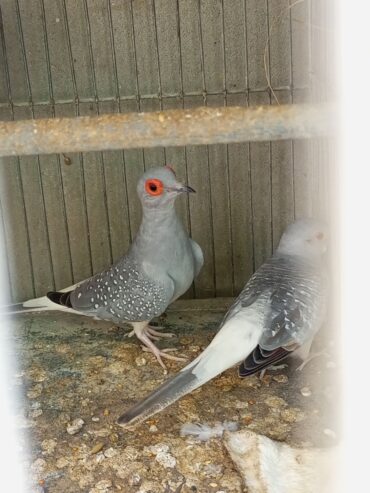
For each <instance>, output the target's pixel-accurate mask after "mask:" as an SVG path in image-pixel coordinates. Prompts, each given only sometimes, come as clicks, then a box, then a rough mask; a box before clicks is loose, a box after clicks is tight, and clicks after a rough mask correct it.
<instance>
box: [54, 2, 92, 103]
mask: <svg viewBox="0 0 370 493" xmlns="http://www.w3.org/2000/svg"><path fill="white" fill-rule="evenodd" d="M61 1H62V2H65V5H66V13H67V23H68V28H69V36H70V44H71V51H72V62H73V70H74V73H75V77H76V86H77V91H78V97H79V99H83V98H89V97H92V96H94V81H93V72H92V67H91V57H90V49H89V35H88V26H87V19H86V15H85V6H84V0H80V1H79V2H76V1H75V0H61Z"/></svg>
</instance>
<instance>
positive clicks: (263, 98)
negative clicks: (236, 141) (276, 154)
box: [249, 92, 272, 269]
mask: <svg viewBox="0 0 370 493" xmlns="http://www.w3.org/2000/svg"><path fill="white" fill-rule="evenodd" d="M249 102H250V104H251V105H259V104H268V103H269V102H270V98H269V95H268V94H267V93H266V92H256V93H251V94H250V98H249ZM250 160H251V180H252V208H253V240H254V267H255V269H257V268H258V267H259V266H260V265H261V264H262V263H263V262H264V261H265V260H266V258H267V257H269V256H270V255H271V252H272V231H271V222H272V217H271V144H270V143H269V142H251V143H250Z"/></svg>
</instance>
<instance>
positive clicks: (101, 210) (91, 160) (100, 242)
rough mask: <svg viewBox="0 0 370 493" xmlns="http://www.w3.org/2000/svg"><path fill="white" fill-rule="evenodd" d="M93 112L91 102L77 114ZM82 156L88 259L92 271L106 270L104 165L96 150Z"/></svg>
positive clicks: (108, 252)
mask: <svg viewBox="0 0 370 493" xmlns="http://www.w3.org/2000/svg"><path fill="white" fill-rule="evenodd" d="M96 112H97V108H96V107H95V105H94V104H93V103H81V104H80V115H81V116H89V115H92V114H93V115H94V114H96ZM82 156H83V157H82V159H83V169H84V174H83V176H84V181H85V194H86V210H87V220H88V228H89V238H90V248H91V260H92V267H93V273H96V272H99V271H101V270H103V269H106V268H107V267H108V266H109V265H110V264H111V262H112V257H111V250H110V235H109V218H108V213H107V204H106V195H105V193H106V190H105V182H104V168H103V161H102V154H101V153H100V152H88V153H83V154H82Z"/></svg>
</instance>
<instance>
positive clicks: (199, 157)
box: [185, 96, 215, 298]
mask: <svg viewBox="0 0 370 493" xmlns="http://www.w3.org/2000/svg"><path fill="white" fill-rule="evenodd" d="M201 103H202V97H200V96H198V97H196V96H193V97H187V98H185V108H191V107H194V106H199V105H200V104H201ZM186 159H187V167H188V178H189V184H191V186H193V187H194V188H195V190H196V191H197V193H195V194H193V195H192V196H191V197H189V209H190V224H191V235H192V238H194V240H195V241H196V242H197V243H199V245H200V246H201V248H202V250H203V254H204V266H203V269H202V271H201V273H200V275H199V277H198V278H197V279H196V281H195V293H196V296H197V298H207V297H213V296H214V295H215V283H214V253H213V232H212V220H211V211H210V193H211V190H210V176H209V169H208V151H207V147H206V146H188V147H186Z"/></svg>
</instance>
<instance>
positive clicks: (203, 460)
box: [13, 299, 339, 493]
mask: <svg viewBox="0 0 370 493" xmlns="http://www.w3.org/2000/svg"><path fill="white" fill-rule="evenodd" d="M230 302H231V300H229V299H213V300H196V301H188V300H184V301H179V302H177V303H175V304H173V305H172V307H171V308H170V309H168V311H167V312H166V314H165V315H164V316H163V317H161V320H160V321H159V322H160V323H161V325H165V326H166V328H168V329H169V330H170V331H173V332H175V333H176V337H174V338H173V339H171V340H169V341H164V344H166V345H167V346H174V347H178V348H179V353H181V354H183V355H185V356H186V357H187V358H189V360H190V359H193V358H194V357H195V356H196V355H198V354H199V352H200V351H201V350H202V349H203V348H204V347H206V346H207V344H208V343H209V341H210V340H211V339H212V337H213V335H214V333H215V330H216V328H217V325H218V322H219V321H220V319H221V318H222V316H223V314H224V312H225V310H226V308H227V306H228V305H229V304H230ZM13 325H14V332H13V333H14V337H15V339H16V351H17V354H18V355H19V361H20V362H21V363H20V364H21V365H22V368H20V369H19V371H18V373H17V375H16V376H15V383H16V384H17V385H18V388H21V389H22V393H23V395H24V400H25V402H24V407H23V409H22V410H20V414H21V415H23V417H22V418H20V426H21V427H22V428H23V429H25V430H26V431H27V433H28V435H29V439H30V440H31V447H30V455H31V459H30V466H29V471H30V481H31V483H32V488H33V489H32V491H37V492H44V493H46V492H51V493H76V492H80V491H82V492H89V493H101V492H104V491H105V492H109V493H110V492H119V491H121V492H127V493H138V492H140V493H149V492H151V493H161V492H166V493H175V492H176V493H180V492H181V493H195V492H197V493H216V492H218V493H221V492H224V493H234V492H243V491H246V490H245V489H244V487H243V484H242V480H241V477H240V476H239V474H238V472H237V471H236V469H235V467H234V465H233V463H232V461H231V459H230V457H229V456H228V454H227V452H226V450H225V448H224V447H223V444H222V440H221V439H212V440H210V441H209V442H198V441H197V440H195V439H194V438H190V437H181V436H180V428H181V425H182V424H183V423H186V422H201V423H208V424H214V423H215V422H217V421H224V420H231V421H237V422H238V424H239V426H240V427H248V428H249V429H252V430H254V431H256V432H258V433H262V434H264V435H267V436H269V437H270V438H273V439H276V440H284V441H287V442H288V443H291V444H295V445H298V446H320V447H321V446H329V445H333V443H334V441H335V437H334V435H333V433H331V431H330V430H336V424H335V422H334V423H333V419H334V414H335V413H334V409H335V408H336V407H337V403H338V399H339V396H338V392H337V390H336V389H337V386H336V385H335V380H336V378H334V375H335V374H336V373H337V372H336V369H335V362H334V361H333V356H332V355H331V354H330V353H332V354H333V347H332V346H331V344H330V340H329V337H328V334H325V332H323V333H322V334H319V336H318V338H317V339H318V340H317V341H315V345H314V348H313V349H314V350H315V348H316V349H317V348H318V347H319V346H320V348H321V347H322V346H323V347H324V348H325V350H326V351H327V353H328V354H326V355H323V356H321V357H318V358H316V359H314V360H313V361H311V362H310V363H308V364H307V366H306V367H305V368H304V370H303V371H296V370H295V367H296V366H297V362H296V361H294V360H291V361H288V363H289V366H288V367H287V368H284V369H283V370H277V371H270V370H269V371H268V372H267V374H266V375H265V376H264V378H263V379H262V380H261V379H260V378H259V377H258V376H252V377H248V378H245V379H243V380H241V379H240V378H239V377H238V376H237V372H236V370H235V368H234V369H230V370H228V371H227V372H225V373H224V374H222V375H221V376H219V377H218V378H215V379H214V380H213V381H212V382H209V383H208V384H207V385H204V386H203V387H202V388H201V389H198V390H197V391H195V392H193V393H192V394H191V395H189V396H186V397H184V398H183V399H181V400H180V401H178V402H177V403H175V404H173V405H172V406H170V407H169V408H167V409H166V410H165V411H163V412H162V413H160V414H158V415H156V416H154V417H153V418H152V419H149V420H148V421H147V422H145V423H144V424H142V425H139V426H138V427H137V428H136V429H135V430H134V431H125V430H123V429H122V428H121V427H119V426H117V425H116V424H115V420H116V418H117V417H118V416H119V415H120V413H121V412H122V411H123V410H124V409H126V408H127V407H129V406H130V405H131V404H133V403H134V402H136V401H137V400H138V399H140V398H141V397H143V396H144V395H146V394H147V393H148V392H149V391H150V390H152V389H153V388H155V387H157V386H158V385H159V384H160V383H161V382H163V380H164V379H165V378H166V376H165V375H164V374H163V371H162V369H161V368H160V366H159V365H158V364H157V362H156V361H155V359H154V356H152V355H149V354H148V353H143V352H142V351H141V349H140V344H139V343H138V341H137V340H136V339H128V338H125V337H124V334H125V331H124V330H123V329H120V328H117V327H112V326H111V325H110V324H109V323H101V322H97V321H94V320H90V319H88V318H85V317H78V316H72V315H69V314H68V315H65V314H63V313H51V312H50V313H44V314H37V315H34V314H27V315H22V316H18V317H17V318H16V319H14V322H13ZM320 343H321V344H320ZM161 344H163V343H159V345H161ZM167 365H168V370H169V373H170V374H172V373H173V372H176V371H178V370H179V369H180V368H181V367H182V366H183V365H184V363H178V362H167ZM305 387H307V389H305ZM302 389H303V390H302ZM303 394H304V395H303ZM307 394H309V395H307ZM76 419H82V420H83V421H84V424H83V425H82V427H81V429H80V430H79V431H78V432H77V433H75V434H74V435H71V434H69V433H68V432H67V427H68V426H69V424H70V423H71V422H73V421H74V420H76ZM155 445H157V447H154V448H153V446H155ZM158 452H160V453H158Z"/></svg>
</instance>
